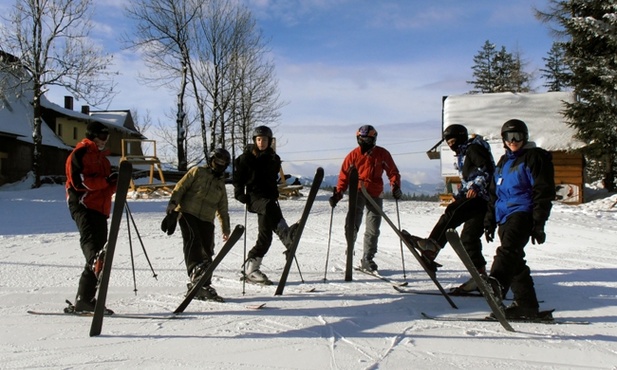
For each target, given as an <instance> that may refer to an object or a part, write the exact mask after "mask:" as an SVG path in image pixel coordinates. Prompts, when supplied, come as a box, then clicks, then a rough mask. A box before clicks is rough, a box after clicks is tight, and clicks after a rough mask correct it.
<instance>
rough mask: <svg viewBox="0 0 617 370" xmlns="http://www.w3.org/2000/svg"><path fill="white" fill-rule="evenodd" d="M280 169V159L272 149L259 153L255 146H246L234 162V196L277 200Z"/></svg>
mask: <svg viewBox="0 0 617 370" xmlns="http://www.w3.org/2000/svg"><path fill="white" fill-rule="evenodd" d="M280 168H281V158H280V157H279V156H278V154H276V153H275V152H274V150H273V149H272V148H267V149H266V150H264V151H259V150H257V147H256V146H255V145H248V146H247V148H246V150H245V151H244V153H242V154H241V155H240V156H239V157H238V158H236V160H235V161H234V174H233V185H234V196H235V197H236V199H238V197H239V196H242V195H244V194H247V195H249V196H250V197H251V198H266V199H278V197H279V191H278V177H279V172H280Z"/></svg>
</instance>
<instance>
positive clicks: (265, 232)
mask: <svg viewBox="0 0 617 370" xmlns="http://www.w3.org/2000/svg"><path fill="white" fill-rule="evenodd" d="M249 211H250V212H251V213H257V241H256V242H255V246H254V247H253V248H251V250H250V251H249V253H248V258H263V257H264V256H265V255H266V253H268V250H269V249H270V246H271V245H272V239H273V235H272V234H273V233H274V232H275V231H278V228H277V227H278V226H279V223H280V222H281V220H283V212H282V211H281V207H280V206H279V203H278V201H277V200H276V199H267V198H257V197H253V196H251V204H250V206H249Z"/></svg>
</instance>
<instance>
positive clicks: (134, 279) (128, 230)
mask: <svg viewBox="0 0 617 370" xmlns="http://www.w3.org/2000/svg"><path fill="white" fill-rule="evenodd" d="M124 210H125V212H126V230H127V232H128V236H129V250H130V251H131V269H132V270H133V292H135V295H137V279H136V278H135V259H134V258H133V242H132V240H131V223H130V220H129V208H128V207H127V206H126V204H125V205H124Z"/></svg>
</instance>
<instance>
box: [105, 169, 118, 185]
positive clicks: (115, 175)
mask: <svg viewBox="0 0 617 370" xmlns="http://www.w3.org/2000/svg"><path fill="white" fill-rule="evenodd" d="M107 182H108V183H109V184H115V183H117V182H118V172H112V173H111V174H110V175H109V176H107Z"/></svg>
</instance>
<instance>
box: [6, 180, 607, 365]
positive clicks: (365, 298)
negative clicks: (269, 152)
mask: <svg viewBox="0 0 617 370" xmlns="http://www.w3.org/2000/svg"><path fill="white" fill-rule="evenodd" d="M25 187H26V186H25V185H19V184H17V185H11V186H4V187H2V188H0V190H1V191H0V209H1V210H2V212H1V214H0V242H1V245H2V247H1V249H0V265H1V266H2V267H1V268H0V287H1V290H0V325H1V326H2V334H1V336H0V338H1V339H0V368H3V369H25V368H27V369H31V368H71V369H86V368H87V369H92V368H105V369H106V368H123V369H125V368H152V369H170V368H198V367H199V368H212V369H377V368H380V369H429V368H430V369H498V368H501V369H547V368H551V369H574V368H576V369H617V307H615V304H616V303H617V274H616V266H617V256H616V255H615V253H614V250H615V239H616V237H617V222H616V221H617V207H612V206H613V205H614V203H615V202H616V201H617V196H612V197H609V196H608V195H606V194H603V193H601V192H596V193H595V198H596V200H594V201H591V202H589V203H586V204H582V205H577V206H572V205H563V204H555V206H554V208H553V212H552V216H551V218H550V220H549V222H548V224H547V228H546V231H547V235H548V238H547V242H546V243H545V244H543V245H541V246H534V245H529V246H528V247H527V258H528V262H529V265H530V267H531V269H532V273H533V276H534V278H535V282H536V288H537V293H538V296H539V299H541V300H543V303H542V304H541V305H542V308H556V311H555V313H554V315H555V316H556V317H557V318H561V319H570V320H585V321H589V322H590V325H562V326H555V325H543V324H520V323H515V324H513V326H514V328H515V329H516V332H515V333H510V332H506V331H505V330H504V329H503V328H502V327H501V326H500V325H499V324H498V323H492V322H488V323H470V322H437V321H431V320H426V319H423V318H422V317H421V315H420V313H421V312H427V313H431V314H434V315H465V316H484V315H485V314H486V313H487V312H488V310H489V309H488V306H487V304H486V302H485V301H484V300H483V299H481V298H461V297H453V300H454V302H455V303H456V304H457V305H458V307H459V309H458V310H455V309H453V308H451V307H450V306H449V305H448V303H447V302H446V300H445V299H444V298H443V297H441V296H431V295H414V294H401V293H398V292H396V291H395V290H394V289H392V287H390V285H389V284H387V283H385V282H382V281H379V280H377V279H375V278H373V277H370V276H365V275H362V274H360V273H358V272H355V274H354V281H353V282H345V281H344V279H343V275H344V265H345V252H344V251H345V238H344V232H343V223H344V213H345V212H346V210H347V205H346V204H345V201H343V202H341V204H340V205H339V206H337V207H336V208H335V209H334V213H333V220H334V222H333V224H334V226H333V229H332V230H333V231H332V238H331V246H330V258H329V262H328V268H327V282H325V283H324V281H323V279H324V268H325V262H326V252H327V246H328V229H329V223H330V215H331V208H330V207H329V205H328V202H327V199H328V196H329V194H328V193H327V192H325V191H322V192H320V193H319V195H318V198H317V200H316V203H315V205H314V208H313V212H312V214H311V217H310V218H309V222H308V224H307V226H306V229H305V234H304V236H303V238H302V242H301V244H300V246H299V249H298V254H297V259H298V262H299V264H300V267H301V269H302V276H303V278H304V283H302V282H301V279H300V275H299V274H298V270H297V269H296V267H295V266H294V267H293V268H292V271H291V274H290V276H289V281H288V286H287V287H286V288H285V292H284V294H283V295H282V296H277V297H275V296H274V290H275V286H273V287H258V286H254V285H246V287H245V293H243V285H242V283H241V282H240V281H239V280H238V274H237V272H238V270H239V269H240V265H241V264H242V260H243V252H244V251H243V247H244V246H243V244H244V243H243V242H242V241H241V242H239V243H238V244H237V245H236V246H235V248H234V249H232V251H231V252H230V254H229V255H228V256H227V258H226V259H225V260H224V261H223V263H222V264H221V265H220V266H219V268H218V269H217V270H216V272H215V276H214V282H213V285H214V286H215V287H216V289H217V290H218V292H219V294H221V295H222V296H224V297H225V298H226V299H227V302H226V303H211V302H200V301H194V302H192V303H191V304H190V305H189V306H188V308H187V310H186V311H185V313H183V314H182V315H181V316H180V317H181V318H184V319H178V320H163V319H160V320H159V319H156V320H135V319H122V318H114V317H107V318H105V320H104V322H103V330H102V334H101V335H100V336H98V337H89V335H88V333H89V329H90V324H91V319H90V318H81V317H72V316H49V317H47V316H34V315H30V314H28V313H26V311H27V310H39V311H56V312H60V311H61V310H62V308H63V307H64V306H65V304H64V300H65V299H69V300H73V299H74V296H75V291H76V288H77V281H78V279H79V275H80V272H81V269H82V265H83V261H82V259H83V257H82V254H81V252H80V250H79V235H78V233H77V231H76V228H75V225H74V223H73V221H72V220H71V218H70V216H69V213H68V210H67V208H66V204H65V201H64V189H63V187H62V186H60V185H47V186H43V187H42V188H40V189H35V190H24V189H25ZM228 191H229V193H230V194H231V193H232V192H231V188H229V189H228ZM592 198H594V196H590V197H588V199H592ZM345 200H346V198H345ZM303 201H304V200H303V199H302V198H300V199H295V200H286V201H281V206H282V209H283V212H284V214H285V216H286V218H287V220H288V221H289V222H293V221H295V220H296V219H297V218H298V217H299V215H300V212H301V209H302V207H303V204H304V203H303ZM166 203H167V199H166V198H158V199H131V200H130V201H129V206H130V209H131V211H132V214H133V217H134V219H135V222H136V224H137V229H138V231H139V233H140V235H141V238H142V240H143V243H144V246H145V249H146V251H147V255H148V257H149V259H150V261H151V263H152V265H153V267H154V270H155V272H156V274H157V279H154V278H153V273H152V271H151V270H150V268H149V266H148V262H147V260H146V258H145V255H144V252H143V250H142V247H141V245H140V243H139V241H138V240H137V238H136V237H135V230H134V229H132V230H131V231H132V233H131V235H132V236H133V242H132V249H133V254H134V257H135V259H134V264H135V278H136V281H137V291H136V292H135V291H134V289H135V288H134V286H133V272H132V270H131V255H130V245H129V243H128V237H127V229H126V220H123V223H122V230H121V233H120V240H119V243H118V246H117V251H116V255H115V258H114V267H113V270H112V275H111V281H110V287H109V294H108V297H107V299H108V302H107V303H108V304H107V306H108V307H110V308H112V309H114V310H115V311H116V313H125V314H127V313H131V314H148V315H166V314H169V313H170V312H172V311H173V310H174V309H175V308H176V307H177V305H178V304H179V303H180V301H181V299H182V297H183V294H184V293H185V283H186V280H187V277H186V274H185V270H184V262H183V258H182V242H181V240H182V239H181V236H180V233H179V231H178V232H177V233H176V234H174V235H172V236H168V235H165V234H164V233H163V232H161V230H160V228H159V226H160V222H161V220H162V218H163V213H164V210H165V205H166ZM384 204H385V205H384V207H385V210H386V212H387V213H388V214H389V215H391V216H392V218H393V219H394V220H395V222H396V205H395V203H394V202H393V201H389V200H386V201H384ZM230 208H231V219H232V223H234V224H238V223H244V217H245V214H244V209H243V207H242V206H241V204H239V203H238V202H236V201H235V200H233V199H231V200H230ZM399 209H400V216H401V224H402V225H403V227H404V228H406V229H407V230H409V231H410V232H411V233H413V234H418V235H427V234H428V233H429V231H430V229H431V228H432V226H433V224H434V223H435V221H437V218H438V217H439V216H440V215H441V213H442V212H443V208H442V207H439V206H438V204H437V203H424V202H411V201H409V202H400V203H399ZM247 228H248V242H247V247H248V248H250V247H251V246H252V243H253V242H254V240H255V236H256V234H257V232H256V217H255V216H254V215H252V214H249V216H248V224H247ZM217 229H218V227H217ZM217 241H218V243H217V248H219V247H220V238H218V236H217ZM360 245H361V243H360V242H358V243H357V244H356V248H361V247H360ZM496 247H497V243H491V244H488V245H485V255H486V258H487V260H489V261H491V260H492V254H493V252H494V249H495V248H496ZM400 248H401V247H400V244H399V240H398V239H397V238H396V236H395V234H394V233H393V232H392V230H391V229H389V227H388V226H387V225H385V223H384V225H383V226H382V234H381V238H380V250H379V254H378V255H377V256H376V262H377V263H378V264H379V266H380V271H381V272H382V274H384V275H387V276H391V277H393V278H396V279H400V280H402V279H404V276H403V269H402V261H401V249H400ZM282 251H283V246H282V244H281V243H280V242H279V241H278V240H276V241H275V242H274V244H273V246H272V248H271V249H270V252H269V254H268V255H267V256H266V258H265V259H264V266H263V270H264V272H266V273H267V274H268V275H269V276H270V277H271V278H272V279H273V280H278V277H279V275H280V272H281V271H282V269H283V265H284V259H283V258H284V257H283V254H282ZM359 258H360V256H359V255H358V254H356V256H355V263H359ZM438 261H439V262H440V263H442V264H443V268H442V269H441V270H440V271H439V272H438V278H439V280H440V281H441V283H442V284H443V285H444V287H446V289H447V288H448V287H453V286H456V285H458V284H460V283H462V282H463V281H465V280H466V279H467V278H468V274H467V273H466V272H465V271H464V267H463V265H462V264H461V263H460V261H459V260H458V259H457V257H456V255H455V253H454V252H453V251H452V249H451V248H449V247H448V246H446V248H445V249H444V250H443V251H442V253H441V254H440V255H439V258H438ZM404 262H405V272H406V279H407V281H408V282H409V285H410V288H415V289H423V290H427V291H435V290H436V289H435V287H434V285H433V283H432V282H431V281H430V280H429V279H428V277H427V276H426V275H425V273H424V272H423V271H422V270H421V269H420V268H419V266H418V264H417V262H416V261H415V260H414V259H413V257H412V256H411V254H410V253H409V252H408V251H407V252H406V253H404ZM309 288H314V289H315V290H314V291H313V292H307V291H308V289H309ZM258 303H265V307H264V308H262V309H258V310H256V309H251V308H248V306H250V305H253V304H258Z"/></svg>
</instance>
